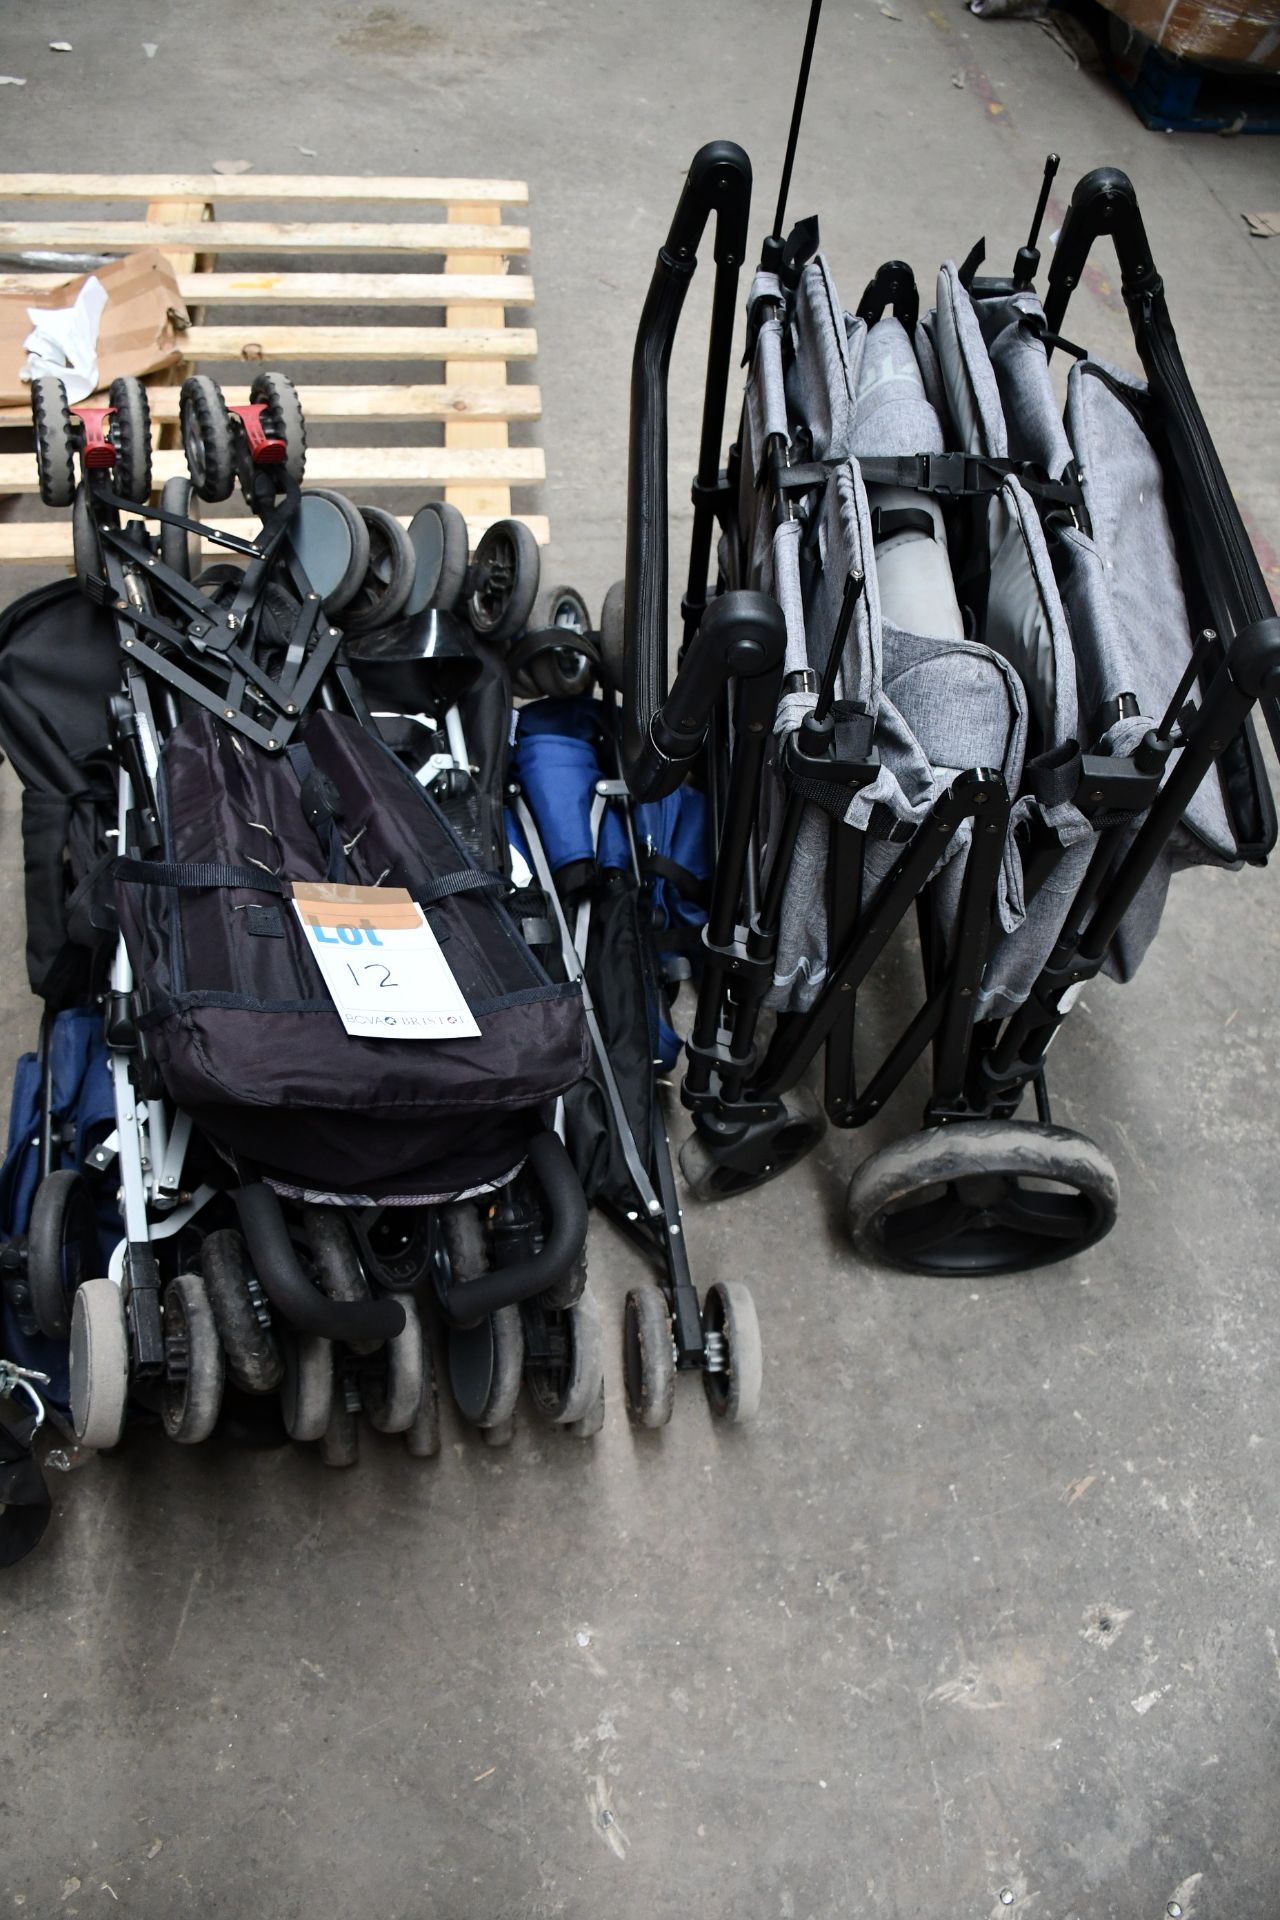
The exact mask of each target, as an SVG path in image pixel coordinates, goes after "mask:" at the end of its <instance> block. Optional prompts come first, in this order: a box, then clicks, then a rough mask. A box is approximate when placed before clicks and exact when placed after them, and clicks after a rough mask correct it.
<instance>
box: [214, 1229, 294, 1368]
mask: <svg viewBox="0 0 1280 1920" xmlns="http://www.w3.org/2000/svg"><path fill="white" fill-rule="evenodd" d="M200 1270H201V1273H202V1274H203V1276H204V1285H205V1292H206V1293H207V1294H208V1296H209V1305H210V1307H211V1309H212V1311H213V1319H214V1324H215V1326H216V1327H217V1329H218V1338H219V1339H220V1340H221V1342H222V1350H223V1352H224V1353H225V1355H226V1358H227V1371H228V1373H229V1374H230V1375H231V1378H232V1380H233V1381H234V1382H235V1384H236V1385H237V1386H238V1387H241V1388H242V1389H243V1390H244V1392H245V1393H272V1392H273V1391H274V1390H275V1388H276V1387H278V1386H279V1385H280V1379H281V1375H282V1374H283V1372H284V1364H283V1362H282V1360H281V1358H280V1349H279V1347H278V1346H277V1345H276V1341H275V1335H274V1334H273V1333H272V1331H271V1313H270V1310H269V1308H268V1307H267V1304H266V1299H265V1296H264V1295H263V1292H262V1289H261V1288H260V1287H259V1285H258V1283H257V1281H256V1279H255V1278H254V1276H253V1273H252V1270H251V1268H250V1266H249V1252H248V1248H247V1247H246V1246H245V1243H244V1239H243V1237H242V1236H241V1235H240V1234H239V1233H237V1232H236V1230H235V1228H234V1227H219V1228H218V1230H217V1231H216V1232H215V1233H209V1234H206V1235H205V1238H204V1241H203V1243H202V1244H201V1248H200Z"/></svg>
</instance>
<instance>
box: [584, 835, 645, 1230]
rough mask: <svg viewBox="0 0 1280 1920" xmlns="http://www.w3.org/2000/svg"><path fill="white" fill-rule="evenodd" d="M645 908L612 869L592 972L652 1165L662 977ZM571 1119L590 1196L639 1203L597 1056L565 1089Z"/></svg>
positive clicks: (597, 906)
mask: <svg viewBox="0 0 1280 1920" xmlns="http://www.w3.org/2000/svg"><path fill="white" fill-rule="evenodd" d="M643 912H644V905H643V902H642V901H641V898H640V893H639V890H638V888H637V887H636V884H635V882H634V881H633V880H632V879H630V878H629V877H628V876H627V875H625V874H622V873H611V874H610V875H609V877H608V879H607V881H606V882H605V884H604V886H603V888H602V889H601V890H600V892H599V893H598V894H597V895H596V898H595V900H594V902H593V905H592V910H591V934H590V938H589V940H588V943H587V963H586V973H587V984H588V986H589V988H590V990H591V999H592V1003H593V1005H594V1007H595V1012H596V1019H597V1020H598V1022H599V1025H600V1033H601V1037H602V1039H603V1041H604V1047H605V1052H606V1053H607V1054H608V1056H609V1064H610V1066H611V1067H612V1068H613V1073H614V1078H615V1080H616V1081H617V1083H618V1091H619V1093H620V1094H621V1095H622V1104H623V1106H624V1107H625V1109H626V1113H627V1118H628V1120H629V1122H630V1124H631V1131H632V1133H633V1135H634V1136H635V1141H636V1145H637V1147H638V1148H639V1150H640V1157H641V1159H642V1160H643V1161H644V1164H645V1166H646V1167H649V1166H651V1165H652V1164H653V1160H652V1145H653V1142H652V1117H653V1076H654V1064H653V1062H654V1055H655V1053H656V1051H657V1036H656V1035H655V1034H654V1032H653V1031H652V1028H651V1024H650V1013H649V1009H650V1007H651V1005H652V1004H653V998H654V993H655V984H654V980H653V965H652V960H651V957H650V953H649V947H648V942H647V940H646V938H645V935H644V930H643V928H642V925H641V915H642V913H643ZM565 1119H566V1123H567V1125H566V1133H567V1136H568V1145H569V1151H570V1153H571V1155H572V1156H573V1162H574V1165H575V1167H576V1168H577V1172H578V1178H579V1179H580V1180H581V1182H582V1187H583V1191H584V1193H585V1194H586V1196H587V1199H588V1200H590V1201H593V1202H594V1201H597V1200H601V1199H608V1200H611V1201H613V1202H614V1204H615V1205H617V1206H620V1207H632V1206H634V1205H635V1188H634V1187H633V1185H632V1183H631V1176H630V1174H629V1173H628V1171H627V1163H626V1160H625V1159H624V1158H623V1154H622V1149H621V1147H620V1145H619V1143H618V1138H617V1133H616V1131H615V1129H614V1126H613V1123H612V1118H611V1114H610V1108H609V1102H608V1098H607V1096H606V1094H605V1090H604V1086H603V1084H602V1082H601V1080H600V1078H599V1075H598V1072H597V1070H596V1067H595V1063H594V1062H592V1064H591V1066H590V1067H589V1068H588V1071H587V1075H586V1077H585V1078H584V1079H583V1080H581V1081H580V1082H579V1084H578V1085H577V1086H576V1087H574V1088H573V1089H572V1090H571V1091H570V1092H569V1093H567V1094H566V1095H565Z"/></svg>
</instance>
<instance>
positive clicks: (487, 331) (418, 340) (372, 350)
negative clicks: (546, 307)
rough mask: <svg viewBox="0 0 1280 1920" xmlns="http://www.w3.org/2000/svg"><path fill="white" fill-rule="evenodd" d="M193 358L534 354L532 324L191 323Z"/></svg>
mask: <svg viewBox="0 0 1280 1920" xmlns="http://www.w3.org/2000/svg"><path fill="white" fill-rule="evenodd" d="M183 344H184V345H185V347H186V350H187V353H188V356H189V357H190V358H191V359H193V360H446V361H464V360H465V361H476V360H532V359H533V357H534V355H535V354H536V353H537V350H538V336H537V334H536V333H535V332H534V330H533V328H532V327H502V328H499V327H492V328H482V327H472V328H468V329H464V328H461V327H306V326H295V327H280V326H270V325H265V326H259V325H255V324H253V323H250V324H249V325H247V326H243V327H218V326H213V327H192V328H191V330H190V331H189V332H188V333H187V335H186V336H185V339H184V343H183Z"/></svg>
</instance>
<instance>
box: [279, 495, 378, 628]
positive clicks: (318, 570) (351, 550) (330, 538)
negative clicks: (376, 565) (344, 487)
mask: <svg viewBox="0 0 1280 1920" xmlns="http://www.w3.org/2000/svg"><path fill="white" fill-rule="evenodd" d="M289 538H290V540H291V541H292V542H293V550H294V552H295V553H296V554H297V556H298V561H299V563H300V565H301V567H302V571H303V572H304V573H305V574H306V576H307V580H308V581H309V583H310V585H311V586H312V587H313V588H314V590H315V592H316V593H318V594H319V595H320V599H321V601H322V603H323V605H324V610H325V612H326V613H330V614H336V613H340V612H341V610H342V608H343V607H345V606H346V605H347V604H348V603H349V602H350V601H351V599H352V598H353V597H354V595H355V594H356V593H357V592H358V591H359V588H360V583H361V581H362V580H363V579H364V577H365V574H366V573H367V572H368V571H369V529H368V527H367V526H366V525H365V523H364V521H363V520H362V519H361V517H360V515H359V514H358V513H357V511H356V509H355V508H354V507H353V506H352V504H351V502H350V501H349V500H348V499H347V497H346V495H345V494H343V493H332V492H330V490H329V489H328V488H327V487H311V488H310V489H309V490H308V491H307V492H306V493H304V494H303V496H302V498H301V500H300V501H299V502H298V511H297V513H296V514H295V515H294V518H293V524H292V526H291V527H290V529H289Z"/></svg>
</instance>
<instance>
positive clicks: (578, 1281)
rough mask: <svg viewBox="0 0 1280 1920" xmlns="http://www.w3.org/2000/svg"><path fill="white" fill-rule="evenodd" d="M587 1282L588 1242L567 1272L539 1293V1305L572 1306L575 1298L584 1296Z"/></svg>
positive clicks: (578, 1298)
mask: <svg viewBox="0 0 1280 1920" xmlns="http://www.w3.org/2000/svg"><path fill="white" fill-rule="evenodd" d="M586 1284H587V1249H586V1243H585V1242H584V1243H583V1248H582V1252H581V1253H580V1254H579V1255H578V1257H577V1259H576V1260H575V1261H574V1263H573V1265H572V1266H571V1267H570V1268H569V1270H568V1271H567V1273H564V1274H563V1275H562V1276H561V1277H560V1279H559V1280H557V1281H555V1283H554V1284H553V1285H552V1286H549V1287H547V1288H545V1289H544V1291H543V1292H542V1293H540V1294H539V1295H538V1305H539V1306H540V1307H547V1308H549V1309H553V1308H564V1307H571V1306H572V1305H573V1304H574V1302H575V1300H580V1299H581V1298H582V1294H583V1290H584V1288H585V1287H586Z"/></svg>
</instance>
